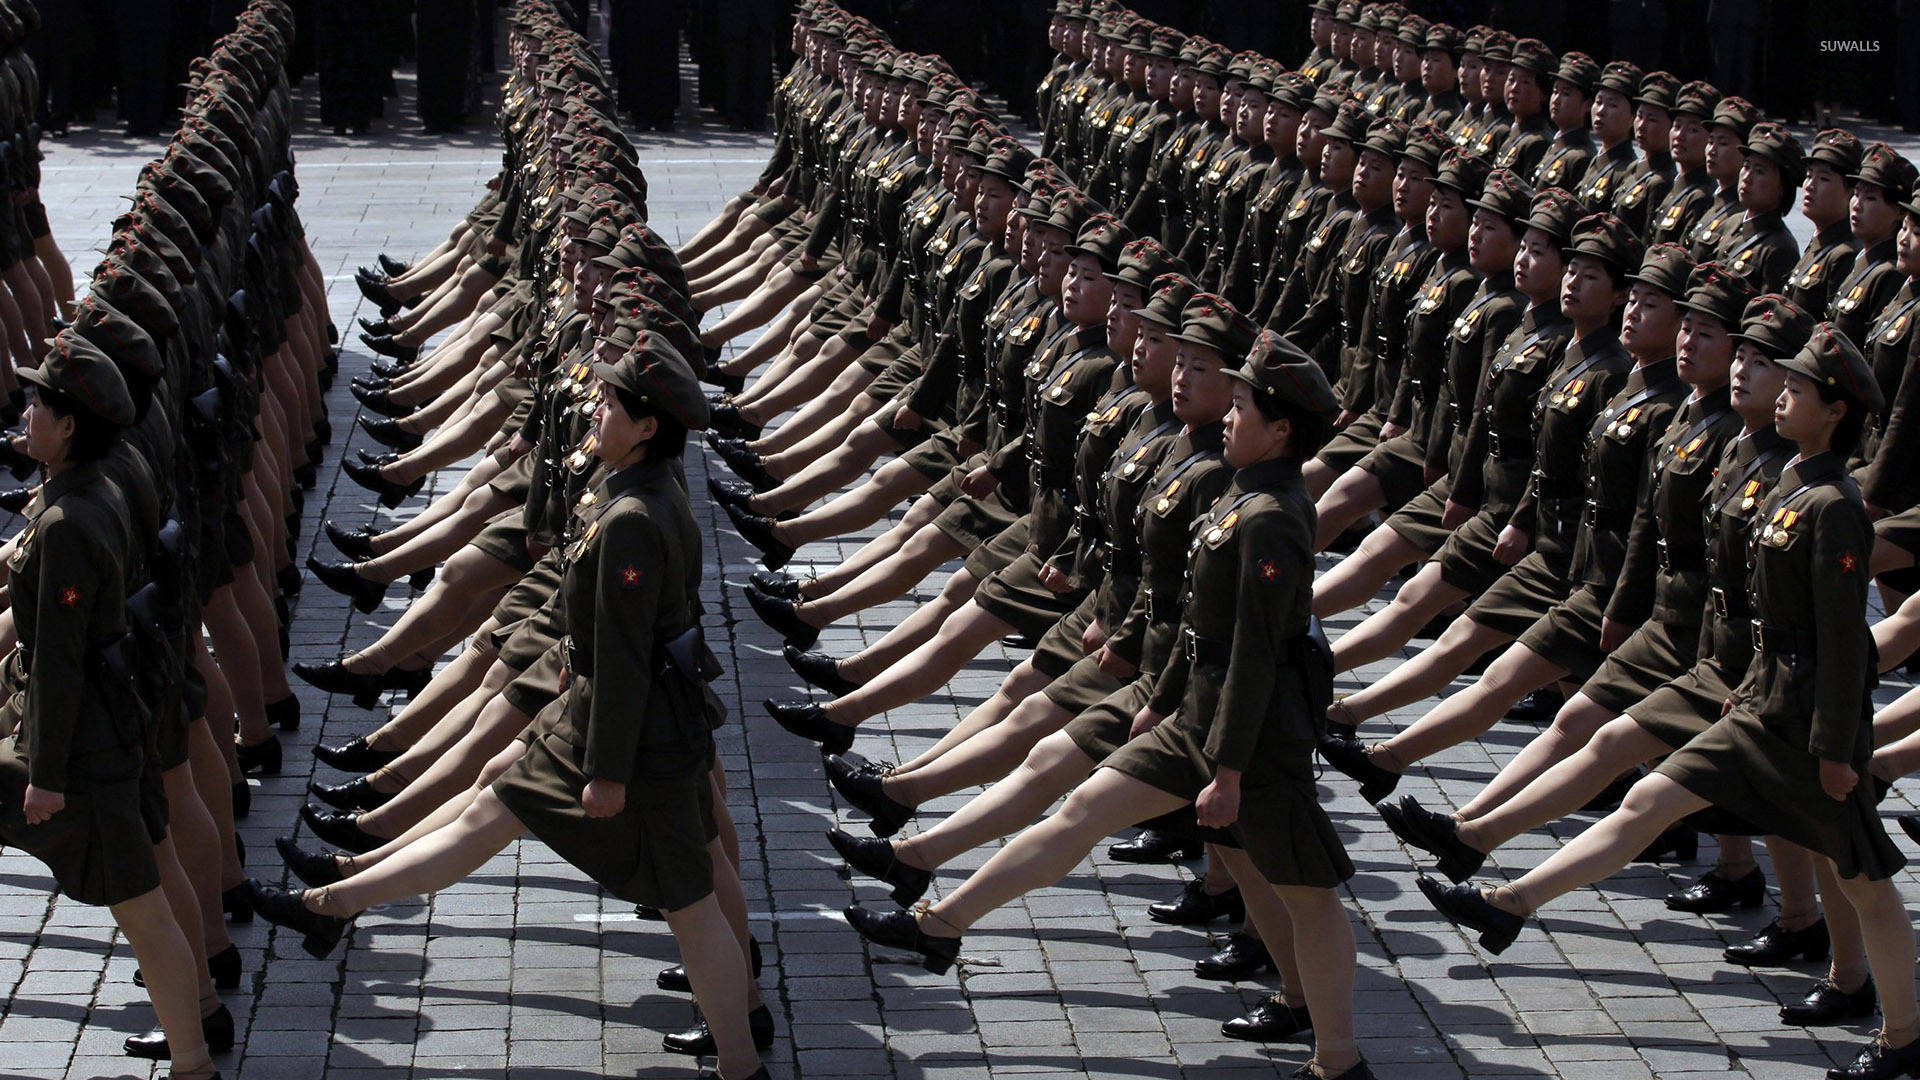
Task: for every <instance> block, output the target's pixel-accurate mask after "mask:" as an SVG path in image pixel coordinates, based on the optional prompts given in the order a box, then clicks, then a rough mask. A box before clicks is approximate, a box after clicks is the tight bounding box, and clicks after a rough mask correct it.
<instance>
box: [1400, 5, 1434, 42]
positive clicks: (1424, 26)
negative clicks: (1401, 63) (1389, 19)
mask: <svg viewBox="0 0 1920 1080" xmlns="http://www.w3.org/2000/svg"><path fill="white" fill-rule="evenodd" d="M1432 28H1433V24H1432V23H1430V22H1428V21H1427V20H1426V18H1425V17H1424V16H1421V15H1415V14H1413V13H1411V12H1409V13H1408V14H1406V15H1405V16H1403V17H1401V19H1400V25H1399V26H1397V27H1395V28H1394V31H1393V36H1394V37H1396V38H1399V39H1400V40H1401V41H1403V42H1405V43H1407V44H1408V45H1411V46H1413V47H1414V48H1416V49H1418V48H1422V47H1424V46H1425V45H1426V43H1427V31H1428V30H1431V29H1432Z"/></svg>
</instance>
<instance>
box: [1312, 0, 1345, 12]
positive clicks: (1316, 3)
mask: <svg viewBox="0 0 1920 1080" xmlns="http://www.w3.org/2000/svg"><path fill="white" fill-rule="evenodd" d="M1307 10H1309V11H1317V12H1319V13H1320V14H1322V15H1332V14H1335V13H1337V12H1338V11H1339V10H1340V4H1339V0H1313V3H1311V4H1308V5H1307Z"/></svg>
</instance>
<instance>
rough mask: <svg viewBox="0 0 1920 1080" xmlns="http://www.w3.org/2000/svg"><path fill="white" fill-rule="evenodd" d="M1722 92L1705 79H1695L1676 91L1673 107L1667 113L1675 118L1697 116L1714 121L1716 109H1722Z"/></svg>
mask: <svg viewBox="0 0 1920 1080" xmlns="http://www.w3.org/2000/svg"><path fill="white" fill-rule="evenodd" d="M1720 97H1721V94H1720V91H1719V90H1718V89H1716V88H1715V87H1714V85H1713V84H1712V83H1710V82H1707V81H1706V80H1704V79H1695V80H1694V81H1692V82H1690V83H1687V84H1686V85H1684V86H1682V87H1681V88H1680V89H1678V90H1676V91H1674V95H1673V105H1672V107H1671V108H1669V109H1668V110H1667V111H1668V112H1671V113H1673V114H1674V115H1675V116H1680V115H1686V116H1697V117H1699V118H1700V119H1702V120H1712V119H1713V114H1714V111H1715V110H1716V109H1718V108H1719V107H1720Z"/></svg>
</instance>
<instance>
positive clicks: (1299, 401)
mask: <svg viewBox="0 0 1920 1080" xmlns="http://www.w3.org/2000/svg"><path fill="white" fill-rule="evenodd" d="M1226 375H1227V377H1228V378H1231V379H1234V380H1237V381H1239V382H1243V383H1246V384H1247V385H1248V386H1251V387H1253V389H1254V392H1255V393H1259V394H1267V395H1269V396H1271V397H1274V398H1278V399H1279V400H1281V401H1284V402H1286V403H1288V404H1289V405H1292V406H1294V407H1296V408H1300V409H1305V410H1307V411H1308V412H1313V413H1319V414H1320V415H1322V416H1329V415H1331V414H1333V413H1336V412H1338V411H1339V410H1340V399H1339V398H1337V397H1334V396H1333V387H1331V386H1329V385H1327V373H1326V372H1325V371H1323V370H1321V368H1320V364H1319V362H1318V361H1316V360H1315V359H1314V358H1313V357H1311V356H1309V355H1307V353H1306V351H1305V350H1303V349H1301V348H1300V346H1298V345H1295V344H1294V343H1293V342H1291V341H1288V340H1287V339H1286V338H1285V337H1283V336H1281V335H1279V334H1276V333H1274V332H1273V331H1272V330H1264V329H1263V330H1261V331H1260V332H1259V334H1258V336H1256V337H1255V338H1254V340H1253V343H1252V344H1251V345H1250V346H1248V349H1247V362H1246V363H1245V364H1244V365H1242V366H1241V367H1239V368H1237V369H1229V370H1228V371H1227V372H1226Z"/></svg>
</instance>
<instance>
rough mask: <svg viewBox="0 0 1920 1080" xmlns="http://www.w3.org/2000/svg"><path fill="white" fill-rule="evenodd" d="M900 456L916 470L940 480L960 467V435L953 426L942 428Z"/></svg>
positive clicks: (934, 479)
mask: <svg viewBox="0 0 1920 1080" xmlns="http://www.w3.org/2000/svg"><path fill="white" fill-rule="evenodd" d="M900 458H901V460H902V461H905V462H906V463H907V467H908V468H911V469H912V470H913V471H914V472H917V473H919V474H920V475H921V476H924V477H926V478H927V479H928V480H932V481H935V482H938V481H939V480H941V479H943V478H944V477H946V476H947V474H949V473H951V472H953V470H955V469H957V468H959V467H960V436H959V435H958V434H956V433H955V432H954V430H953V429H952V428H942V429H940V430H939V431H936V432H934V433H933V434H932V435H931V436H929V437H928V438H927V440H926V441H925V442H923V443H921V444H920V445H918V446H916V447H913V448H912V449H910V450H908V451H907V452H906V453H904V454H902V455H900Z"/></svg>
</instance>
